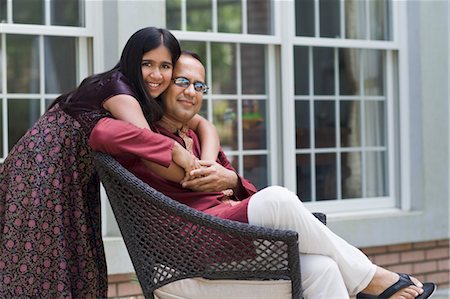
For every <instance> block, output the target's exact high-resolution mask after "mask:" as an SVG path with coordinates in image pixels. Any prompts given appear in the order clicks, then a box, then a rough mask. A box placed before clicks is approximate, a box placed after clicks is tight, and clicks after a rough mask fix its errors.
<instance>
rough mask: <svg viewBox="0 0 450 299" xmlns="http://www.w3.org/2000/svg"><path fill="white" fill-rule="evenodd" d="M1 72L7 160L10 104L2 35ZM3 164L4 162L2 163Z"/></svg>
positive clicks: (4, 146)
mask: <svg viewBox="0 0 450 299" xmlns="http://www.w3.org/2000/svg"><path fill="white" fill-rule="evenodd" d="M1 39H2V43H1V45H0V46H1V53H2V55H1V60H2V63H1V68H2V69H1V72H2V79H3V80H2V126H3V132H2V133H3V136H2V138H3V149H2V151H3V153H2V157H5V158H6V154H7V153H8V146H9V145H8V113H7V112H8V102H7V98H6V89H7V78H6V76H7V72H6V34H1ZM1 162H3V161H1Z"/></svg>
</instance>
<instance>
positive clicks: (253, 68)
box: [241, 44, 266, 94]
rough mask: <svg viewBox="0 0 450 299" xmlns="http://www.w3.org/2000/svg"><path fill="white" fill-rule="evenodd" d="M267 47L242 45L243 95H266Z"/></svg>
mask: <svg viewBox="0 0 450 299" xmlns="http://www.w3.org/2000/svg"><path fill="white" fill-rule="evenodd" d="M265 60H266V57H265V47H264V46H263V45H245V44H243V45H241V73H242V93H243V94H265V93H266V72H265Z"/></svg>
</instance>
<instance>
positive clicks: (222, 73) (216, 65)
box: [211, 43, 237, 94]
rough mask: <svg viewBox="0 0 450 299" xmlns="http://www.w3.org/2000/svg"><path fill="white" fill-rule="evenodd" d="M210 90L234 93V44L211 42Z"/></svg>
mask: <svg viewBox="0 0 450 299" xmlns="http://www.w3.org/2000/svg"><path fill="white" fill-rule="evenodd" d="M211 54H212V64H211V65H212V81H213V82H214V84H213V86H212V92H213V93H215V94H236V93H237V89H236V46H235V45H234V44H225V43H213V44H212V45H211Z"/></svg>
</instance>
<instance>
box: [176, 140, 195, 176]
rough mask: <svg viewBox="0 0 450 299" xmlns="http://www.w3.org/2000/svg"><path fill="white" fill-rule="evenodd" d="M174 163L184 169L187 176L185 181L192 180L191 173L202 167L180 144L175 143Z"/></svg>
mask: <svg viewBox="0 0 450 299" xmlns="http://www.w3.org/2000/svg"><path fill="white" fill-rule="evenodd" d="M172 161H173V162H175V163H176V164H177V165H178V166H180V167H181V168H183V169H184V171H185V173H186V174H185V177H184V179H183V181H184V180H189V179H191V172H192V171H193V170H195V169H199V168H200V167H201V165H200V163H199V160H198V159H197V158H196V157H195V156H194V155H192V154H191V153H189V152H188V151H187V150H186V149H185V148H184V147H183V146H182V145H181V144H179V143H178V142H175V143H174V146H173V149H172Z"/></svg>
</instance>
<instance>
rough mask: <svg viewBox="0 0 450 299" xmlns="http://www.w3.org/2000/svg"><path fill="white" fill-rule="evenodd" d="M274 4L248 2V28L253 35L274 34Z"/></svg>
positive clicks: (251, 0) (258, 1) (261, 1)
mask: <svg viewBox="0 0 450 299" xmlns="http://www.w3.org/2000/svg"><path fill="white" fill-rule="evenodd" d="M271 3H272V2H271V1H270V0H247V27H248V33H251V34H272V32H273V30H272V6H271V5H272V4H271Z"/></svg>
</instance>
